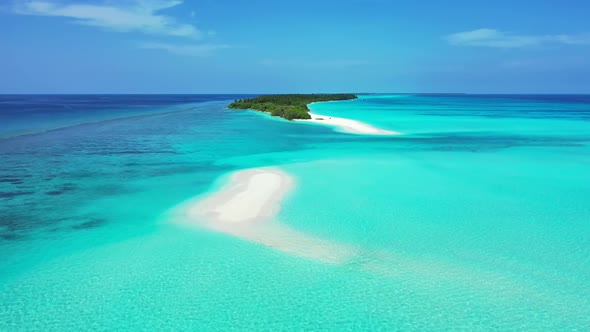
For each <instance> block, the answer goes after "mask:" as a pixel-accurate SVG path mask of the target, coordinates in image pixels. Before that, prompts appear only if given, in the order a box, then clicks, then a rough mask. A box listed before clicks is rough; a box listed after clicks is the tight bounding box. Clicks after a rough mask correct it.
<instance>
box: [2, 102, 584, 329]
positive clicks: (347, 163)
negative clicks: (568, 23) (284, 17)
mask: <svg viewBox="0 0 590 332" xmlns="http://www.w3.org/2000/svg"><path fill="white" fill-rule="evenodd" d="M226 104H227V102H226V101H220V102H208V103H205V104H194V105H190V107H188V106H187V107H186V108H182V109H181V110H178V108H179V107H178V106H175V107H174V109H172V111H174V112H171V113H163V114H156V115H145V116H137V117H132V118H124V119H118V120H113V121H105V122H99V123H94V124H86V125H81V126H76V127H69V128H64V129H61V130H58V131H51V132H47V133H41V134H38V135H32V136H19V137H13V138H10V139H8V140H3V141H0V152H1V153H2V158H3V161H6V163H5V164H6V165H10V168H6V170H3V172H4V173H2V174H1V176H3V178H8V177H9V176H12V177H13V178H15V177H18V176H20V175H27V174H28V175H29V176H28V177H27V176H22V179H21V180H22V183H17V184H14V182H15V181H12V182H10V181H6V182H2V183H0V185H2V186H4V187H2V188H3V189H2V192H3V193H7V194H6V195H4V197H2V198H1V199H2V201H0V204H1V207H2V215H1V216H2V218H3V219H2V220H3V221H4V224H3V227H4V229H3V233H2V234H3V237H4V240H2V241H1V242H0V250H1V252H2V260H1V262H0V273H1V274H0V330H2V331H20V330H22V331H31V330H33V331H35V330H39V331H41V330H42V331H65V330H71V331H80V330H131V331H134V330H191V331H209V330H218V331H232V330H258V329H259V330H273V331H278V330H333V331H344V330H402V331H455V330H465V331H511V330H514V331H523V330H525V331H564V330H580V331H581V330H589V329H590V146H589V142H590V97H584V96H577V97H576V96H460V95H459V96H440V95H361V96H360V98H359V99H358V100H355V101H345V102H330V103H320V104H313V105H311V108H312V110H313V111H314V112H315V113H318V114H323V115H329V116H337V117H346V118H351V119H356V120H360V121H365V122H367V123H369V124H372V125H374V126H376V127H379V128H383V129H390V130H396V131H400V132H402V133H403V135H400V136H363V135H351V134H345V133H339V132H336V131H334V130H333V129H332V128H330V127H326V126H322V125H315V124H306V123H291V122H287V121H283V120H279V119H274V118H270V117H268V116H266V115H264V114H259V113H255V112H251V111H232V110H227V109H224V106H225V105H226ZM261 166H276V167H280V168H281V169H283V170H284V171H286V172H288V173H290V174H292V175H293V176H294V178H295V179H296V181H297V185H296V188H295V190H294V191H293V192H291V193H290V194H289V195H288V197H287V199H286V200H285V201H284V202H283V205H282V210H281V212H280V213H279V215H278V217H277V219H278V220H279V221H280V222H283V223H286V224H288V225H289V226H290V227H292V228H295V229H297V230H300V231H302V232H305V233H307V234H310V235H313V236H315V237H318V238H321V239H324V240H327V241H330V242H332V243H338V244H341V245H345V246H347V247H351V248H354V249H355V250H357V251H358V252H359V254H358V255H356V256H355V257H353V259H351V260H350V261H348V262H346V263H345V264H342V265H326V264H323V263H321V262H315V261H312V260H306V259H302V258H298V257H294V256H290V255H288V254H284V253H281V252H277V251H275V250H273V249H272V248H267V247H264V246H260V245H257V244H253V243H249V242H245V241H242V240H240V239H236V238H232V237H231V236H229V235H224V234H217V233H213V232H210V231H207V230H204V229H198V228H195V229H194V230H191V229H186V228H180V227H178V226H176V225H175V224H173V223H171V222H169V220H168V219H167V212H168V211H169V210H170V209H173V208H174V207H175V206H177V205H178V204H180V203H181V202H183V201H185V200H187V199H190V198H191V197H194V196H196V195H202V194H205V193H208V192H214V191H215V190H217V189H218V187H219V186H220V185H222V184H223V183H222V182H220V181H216V180H217V179H219V178H220V177H222V179H223V178H225V177H224V176H225V175H227V174H228V173H229V172H232V171H235V170H239V169H244V168H250V167H261ZM19 186H20V187H19ZM10 193H12V194H10ZM8 220H10V222H9V221H8Z"/></svg>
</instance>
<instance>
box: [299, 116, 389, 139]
mask: <svg viewBox="0 0 590 332" xmlns="http://www.w3.org/2000/svg"><path fill="white" fill-rule="evenodd" d="M309 115H311V119H309V120H301V119H296V120H295V121H301V122H312V123H318V124H323V125H327V126H334V127H337V128H339V129H340V130H342V131H344V132H347V133H351V134H365V135H400V134H401V133H399V132H397V131H392V130H385V129H379V128H376V127H373V126H371V125H369V124H367V123H364V122H361V121H357V120H351V119H346V118H336V117H333V116H326V115H320V114H315V113H312V112H309Z"/></svg>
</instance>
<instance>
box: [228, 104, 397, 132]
mask: <svg viewBox="0 0 590 332" xmlns="http://www.w3.org/2000/svg"><path fill="white" fill-rule="evenodd" d="M356 98H357V96H356V95H353V94H308V95H304V94H295V95H268V96H260V97H256V98H249V99H239V100H236V101H234V102H233V103H231V104H230V105H229V106H228V108H232V109H251V110H255V111H260V112H266V113H270V114H271V115H272V116H278V117H282V118H285V119H287V120H301V121H308V122H312V123H319V124H324V125H331V126H335V127H337V128H339V129H340V130H341V131H343V132H346V133H353V134H366V135H399V134H400V133H398V132H396V131H391V130H384V129H379V128H376V127H373V126H371V125H369V124H366V123H363V122H361V121H357V120H351V119H346V118H337V117H330V116H323V115H319V114H314V113H311V111H310V110H309V107H308V105H309V104H311V103H316V102H325V101H339V100H350V99H356Z"/></svg>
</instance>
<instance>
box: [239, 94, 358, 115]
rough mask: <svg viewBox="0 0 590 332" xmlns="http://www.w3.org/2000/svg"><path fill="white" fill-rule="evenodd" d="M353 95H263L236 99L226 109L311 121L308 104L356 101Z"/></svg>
mask: <svg viewBox="0 0 590 332" xmlns="http://www.w3.org/2000/svg"><path fill="white" fill-rule="evenodd" d="M356 98H357V96H356V95H354V94H346V93H338V94H288V95H265V96H259V97H256V98H248V99H238V100H235V101H234V102H233V103H231V104H230V105H229V106H228V107H229V108H232V109H243V110H245V109H252V110H256V111H260V112H267V113H270V114H271V115H272V116H280V117H282V118H285V119H287V120H293V119H311V115H310V114H309V108H308V107H307V105H308V104H311V103H315V102H320V101H336V100H350V99H356Z"/></svg>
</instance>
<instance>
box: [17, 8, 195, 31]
mask: <svg viewBox="0 0 590 332" xmlns="http://www.w3.org/2000/svg"><path fill="white" fill-rule="evenodd" d="M180 4H182V1H180V0H131V1H123V0H120V1H116V2H115V1H108V2H106V1H102V2H98V3H94V4H88V3H69V4H62V3H59V2H57V1H56V0H47V1H45V0H39V1H24V2H22V1H20V2H17V4H16V5H15V8H14V9H15V12H16V13H17V14H22V15H40V16H56V17H65V18H69V19H72V20H74V22H76V23H79V24H84V25H89V26H96V27H100V28H105V29H111V30H115V31H124V32H128V31H139V32H143V33H148V34H156V35H166V36H178V37H188V38H201V37H202V32H201V31H200V30H199V29H197V27H195V26H193V25H190V24H184V23H180V22H177V21H176V20H175V19H174V18H172V17H170V16H167V15H162V14H160V13H158V12H159V11H161V10H163V9H168V8H172V7H176V6H178V5H180Z"/></svg>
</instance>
